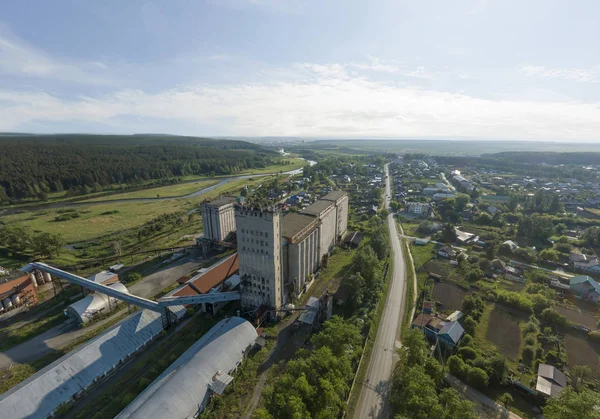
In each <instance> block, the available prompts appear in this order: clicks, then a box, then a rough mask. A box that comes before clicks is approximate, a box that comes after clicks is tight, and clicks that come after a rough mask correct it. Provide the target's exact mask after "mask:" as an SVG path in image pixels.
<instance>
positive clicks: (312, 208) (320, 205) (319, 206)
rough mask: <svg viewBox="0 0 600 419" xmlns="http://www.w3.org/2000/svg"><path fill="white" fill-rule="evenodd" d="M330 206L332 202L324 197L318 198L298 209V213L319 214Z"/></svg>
mask: <svg viewBox="0 0 600 419" xmlns="http://www.w3.org/2000/svg"><path fill="white" fill-rule="evenodd" d="M331 206H333V202H331V201H329V200H325V199H319V200H318V201H315V202H314V203H313V204H310V205H309V206H308V207H306V208H304V209H303V210H302V211H300V214H309V215H314V216H319V215H321V214H322V213H324V212H325V211H327V210H328V209H329V208H330V207H331Z"/></svg>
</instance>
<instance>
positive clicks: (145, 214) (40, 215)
mask: <svg viewBox="0 0 600 419" xmlns="http://www.w3.org/2000/svg"><path fill="white" fill-rule="evenodd" d="M268 179H269V177H262V178H257V179H239V180H235V181H232V182H229V183H227V184H225V185H223V186H221V187H219V188H215V189H214V190H212V191H210V192H208V193H206V194H204V195H201V196H198V197H195V198H189V199H177V200H170V201H159V200H157V201H149V202H118V203H106V204H94V205H85V206H79V207H76V208H72V210H73V211H74V213H77V214H78V215H79V216H78V217H77V218H72V219H70V220H68V221H55V219H56V217H58V216H60V215H64V214H65V212H64V211H65V210H61V209H51V210H41V211H35V212H29V213H22V214H15V215H8V216H5V217H2V221H3V222H5V223H6V224H12V223H16V224H20V225H25V226H28V227H30V228H31V230H33V231H41V232H47V233H58V234H60V235H62V237H63V239H64V240H65V241H66V242H67V243H76V242H82V241H87V240H91V239H95V238H98V237H102V236H107V235H111V234H114V233H119V232H123V231H125V230H128V229H132V228H136V227H139V226H141V225H143V224H144V223H146V222H147V221H149V220H151V219H153V218H156V217H158V216H159V215H162V214H172V213H175V212H184V211H185V212H187V211H189V210H191V209H193V208H195V207H196V206H198V205H199V204H200V203H201V202H202V201H204V200H206V199H214V198H216V197H217V196H219V195H220V194H226V193H236V194H237V193H239V191H240V190H241V189H242V187H243V186H244V185H249V186H253V185H258V184H259V183H262V182H265V181H268ZM67 214H68V213H67Z"/></svg>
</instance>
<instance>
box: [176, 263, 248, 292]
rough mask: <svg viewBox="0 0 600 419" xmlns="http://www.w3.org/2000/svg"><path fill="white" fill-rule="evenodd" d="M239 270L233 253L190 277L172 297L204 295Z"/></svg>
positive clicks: (238, 264)
mask: <svg viewBox="0 0 600 419" xmlns="http://www.w3.org/2000/svg"><path fill="white" fill-rule="evenodd" d="M239 269H240V262H239V258H238V254H237V253H234V254H233V255H231V256H229V257H227V258H225V259H222V260H220V261H219V262H217V263H215V264H214V265H212V266H211V267H210V268H208V269H207V270H206V271H204V272H202V273H200V274H198V275H196V276H194V277H192V278H191V279H190V280H189V281H188V283H187V285H186V286H185V287H183V288H182V289H180V290H179V291H177V292H176V293H174V294H173V296H176V297H183V296H188V295H198V294H206V293H208V292H210V290H211V289H212V288H214V287H216V286H217V285H219V284H221V283H222V282H223V281H225V280H226V279H227V278H229V277H230V276H231V275H233V274H236V273H238V271H239ZM198 291H199V292H198Z"/></svg>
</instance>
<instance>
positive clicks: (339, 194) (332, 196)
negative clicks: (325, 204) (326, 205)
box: [321, 191, 346, 202]
mask: <svg viewBox="0 0 600 419" xmlns="http://www.w3.org/2000/svg"><path fill="white" fill-rule="evenodd" d="M344 196H346V192H344V191H331V192H329V193H328V194H327V195H325V196H324V197H322V198H321V200H327V201H334V202H335V201H337V200H338V199H340V198H343V197H344Z"/></svg>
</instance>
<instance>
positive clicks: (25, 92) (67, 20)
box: [0, 0, 600, 142]
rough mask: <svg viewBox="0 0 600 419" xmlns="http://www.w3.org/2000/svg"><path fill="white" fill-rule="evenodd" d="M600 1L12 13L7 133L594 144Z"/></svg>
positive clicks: (147, 5)
mask: <svg viewBox="0 0 600 419" xmlns="http://www.w3.org/2000/svg"><path fill="white" fill-rule="evenodd" d="M599 21H600V2H598V1H597V0H578V1H562V0H527V1H523V0H499V1H495V0H457V1H448V0H441V1H435V0H419V1H415V0H411V1H404V0H390V1H384V0H382V1H378V0H371V1H354V0H316V1H312V0H287V1H284V0H209V1H196V0H167V1H158V0H156V1H141V0H140V1H138V0H127V1H123V0H118V1H117V0H103V1H81V0H53V1H47V0H28V1H23V0H2V2H0V131H3V132H36V133H57V132H60V133H66V132H89V133H169V134H181V135H199V136H246V137H252V136H294V137H321V138H417V139H418V138H423V139H437V138H449V139H450V138H461V139H471V138H472V139H510V140H554V141H573V142H576V141H594V142H597V141H600V47H599V46H598V40H599V39H600V25H598V22H599Z"/></svg>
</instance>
